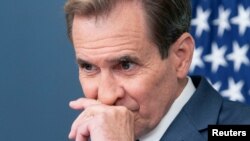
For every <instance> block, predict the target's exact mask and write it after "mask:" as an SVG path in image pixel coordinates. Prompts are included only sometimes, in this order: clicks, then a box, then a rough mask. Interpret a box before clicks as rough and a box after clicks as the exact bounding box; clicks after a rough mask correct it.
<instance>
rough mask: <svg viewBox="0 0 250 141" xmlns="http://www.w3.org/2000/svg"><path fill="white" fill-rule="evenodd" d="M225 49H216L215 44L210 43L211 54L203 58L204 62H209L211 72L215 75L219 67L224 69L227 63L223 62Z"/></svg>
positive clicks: (223, 47)
mask: <svg viewBox="0 0 250 141" xmlns="http://www.w3.org/2000/svg"><path fill="white" fill-rule="evenodd" d="M225 53H226V47H225V46H222V47H220V48H219V47H218V45H217V44H216V43H212V53H211V54H208V55H206V56H205V57H204V60H205V61H207V62H211V64H212V72H213V73H215V72H217V70H218V69H219V66H223V67H226V66H227V61H226V60H225V57H224V55H225Z"/></svg>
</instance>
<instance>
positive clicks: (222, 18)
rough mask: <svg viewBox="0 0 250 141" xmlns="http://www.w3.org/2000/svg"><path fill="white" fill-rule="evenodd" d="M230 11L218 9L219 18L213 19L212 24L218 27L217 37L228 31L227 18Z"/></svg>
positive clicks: (222, 8)
mask: <svg viewBox="0 0 250 141" xmlns="http://www.w3.org/2000/svg"><path fill="white" fill-rule="evenodd" d="M230 13H231V10H230V9H227V10H225V9H224V7H223V6H220V7H219V17H218V19H215V20H214V21H213V24H214V25H216V26H218V35H219V36H222V35H223V34H224V31H225V30H230V29H231V26H230V24H229V20H228V18H229V16H230Z"/></svg>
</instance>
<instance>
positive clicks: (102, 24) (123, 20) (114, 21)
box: [72, 1, 147, 43]
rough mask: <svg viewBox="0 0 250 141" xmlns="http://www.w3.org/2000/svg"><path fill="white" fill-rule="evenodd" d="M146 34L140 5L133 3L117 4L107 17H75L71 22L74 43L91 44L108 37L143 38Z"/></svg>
mask: <svg viewBox="0 0 250 141" xmlns="http://www.w3.org/2000/svg"><path fill="white" fill-rule="evenodd" d="M135 34H136V35H135ZM146 34H147V31H146V26H145V19H144V14H143V10H142V8H141V5H140V3H138V2H133V1H130V2H126V3H120V4H117V5H116V7H115V8H114V9H113V10H111V12H110V13H109V14H108V15H107V16H106V15H104V16H100V17H86V16H80V15H75V17H74V20H73V29H72V35H73V42H74V43H75V42H77V40H79V38H81V41H84V42H85V41H86V42H91V41H96V40H100V39H104V38H109V37H125V36H127V37H128V36H132V37H133V36H140V37H143V36H145V35H146ZM83 37H84V38H83ZM125 38H126V37H125Z"/></svg>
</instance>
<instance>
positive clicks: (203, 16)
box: [191, 7, 211, 36]
mask: <svg viewBox="0 0 250 141" xmlns="http://www.w3.org/2000/svg"><path fill="white" fill-rule="evenodd" d="M196 13H197V17H196V18H195V19H193V20H192V21H191V25H194V26H196V28H197V29H196V36H201V34H202V32H203V31H209V25H208V18H209V16H210V13H211V12H210V10H206V11H203V10H202V8H201V7H198V8H197V12H196Z"/></svg>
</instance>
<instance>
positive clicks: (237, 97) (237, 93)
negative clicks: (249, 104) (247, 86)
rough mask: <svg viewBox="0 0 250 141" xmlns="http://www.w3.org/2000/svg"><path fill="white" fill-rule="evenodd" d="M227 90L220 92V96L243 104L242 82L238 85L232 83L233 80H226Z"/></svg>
mask: <svg viewBox="0 0 250 141" xmlns="http://www.w3.org/2000/svg"><path fill="white" fill-rule="evenodd" d="M228 82H229V84H228V89H227V90H224V91H222V92H221V94H222V96H224V97H228V98H229V99H230V100H232V101H241V102H244V101H245V98H244V97H243V94H242V93H241V89H242V87H243V85H244V82H243V81H242V80H241V81H239V82H238V83H236V82H234V80H233V78H231V77H230V78H229V79H228Z"/></svg>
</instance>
